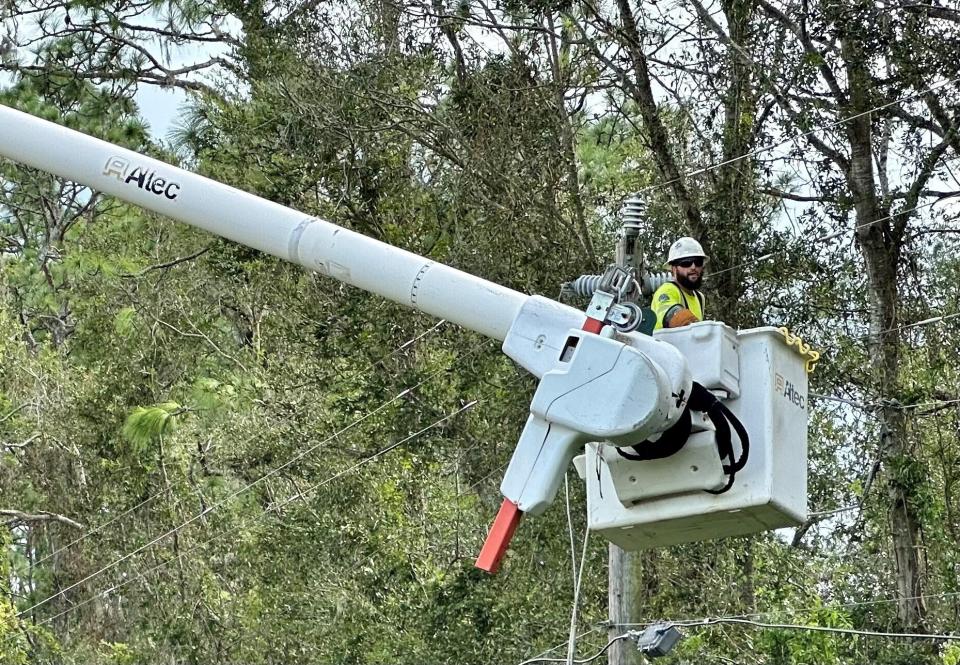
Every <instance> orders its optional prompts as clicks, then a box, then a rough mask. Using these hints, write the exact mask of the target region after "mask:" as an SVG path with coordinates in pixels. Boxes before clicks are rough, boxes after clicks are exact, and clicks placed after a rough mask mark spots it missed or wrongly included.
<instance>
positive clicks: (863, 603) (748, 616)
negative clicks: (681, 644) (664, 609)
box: [598, 506, 960, 639]
mask: <svg viewBox="0 0 960 665" xmlns="http://www.w3.org/2000/svg"><path fill="white" fill-rule="evenodd" d="M856 507H857V506H854V508H856ZM958 597H960V591H945V592H942V593H928V594H920V595H916V596H906V597H903V598H901V597H898V596H890V597H887V598H875V599H873V600H859V601H853V602H849V603H837V604H831V605H830V606H829V608H830V609H838V610H845V609H854V608H858V607H868V606H871V605H892V604H894V603H899V602H902V601H906V600H933V599H944V598H958ZM822 609H824V605H822V604H821V605H810V606H807V607H799V608H796V609H792V610H791V609H780V610H770V611H766V612H749V613H744V614H731V615H727V616H720V617H709V616H706V617H700V618H695V619H677V620H675V621H671V622H668V623H670V624H671V625H675V626H687V625H698V624H703V623H704V622H707V621H711V620H712V621H720V620H722V621H729V622H734V621H744V622H751V623H754V624H760V623H765V622H758V621H755V620H756V619H761V618H763V617H773V616H778V615H783V614H789V615H797V614H803V613H806V612H816V611H818V610H822ZM661 623H664V622H663V621H661V620H657V621H654V620H647V621H637V622H633V623H627V622H611V623H604V624H602V626H603V627H607V628H632V627H646V626H653V625H656V624H661ZM770 625H774V624H773V623H772V622H771V623H770ZM784 625H805V624H784ZM598 628H599V627H598ZM903 634H904V633H893V635H898V636H899V635H903ZM957 637H958V639H960V636H957Z"/></svg>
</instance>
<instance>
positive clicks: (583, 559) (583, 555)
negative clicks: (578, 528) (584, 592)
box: [563, 473, 590, 665]
mask: <svg viewBox="0 0 960 665" xmlns="http://www.w3.org/2000/svg"><path fill="white" fill-rule="evenodd" d="M568 478H569V473H565V474H564V475H563V483H564V490H565V491H564V496H565V497H566V504H567V524H568V525H569V528H570V557H571V559H572V561H573V564H574V571H573V572H574V575H573V582H574V585H573V607H572V608H571V609H570V632H569V637H568V642H567V665H572V663H573V662H574V653H575V651H576V645H577V611H578V610H579V608H580V585H581V583H582V582H583V569H584V566H585V565H586V563H587V543H588V542H589V541H590V526H589V524H588V525H587V527H586V528H585V529H584V531H583V549H582V550H581V551H580V570H579V572H578V571H577V568H576V563H577V559H576V555H575V553H574V545H573V519H572V518H571V515H570V492H569V482H568Z"/></svg>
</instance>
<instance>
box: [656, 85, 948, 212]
mask: <svg viewBox="0 0 960 665" xmlns="http://www.w3.org/2000/svg"><path fill="white" fill-rule="evenodd" d="M958 81H960V77H956V78H952V79H948V80H946V81H941V82H940V83H937V84H935V85H933V86H931V87H929V88H927V89H926V90H921V91H920V92H915V93H913V94H910V95H904V96H903V97H900V98H899V99H895V100H893V101H892V102H887V103H886V104H881V105H880V106H875V107H873V108H871V109H869V110H867V111H861V112H860V113H856V114H854V115H852V116H849V117H847V118H842V119H840V120H837V121H835V122H832V123H830V124H827V125H824V126H821V127H817V128H816V129H811V130H809V131H806V132H803V133H801V134H799V135H798V136H791V137H789V138H786V139H783V140H782V141H780V142H779V143H774V144H773V145H769V146H765V147H763V148H757V149H756V150H751V151H750V152H747V153H744V154H742V155H738V156H736V157H731V158H730V159H727V160H724V161H722V162H717V163H714V164H710V165H708V166H705V167H701V168H698V169H693V170H691V171H687V172H685V173H683V174H681V175H680V176H679V177H678V178H674V179H673V180H667V181H665V182H658V183H656V184H655V185H648V186H647V187H644V188H643V189H641V190H640V191H639V192H637V193H638V194H644V193H646V192H648V191H652V190H654V189H657V188H659V187H666V186H668V185H672V184H674V183H676V182H678V181H680V180H681V179H682V178H690V177H692V176H696V175H703V174H704V173H709V172H710V171H713V170H716V169H719V168H721V167H723V166H728V165H730V164H735V163H737V162H740V161H743V160H744V159H749V158H750V157H754V156H756V155H759V154H762V153H764V152H767V151H770V150H774V149H776V148H779V147H781V146H784V145H786V144H788V143H792V142H793V141H796V140H797V139H798V138H805V137H808V136H813V135H814V134H816V133H818V132H822V131H825V130H828V129H835V128H837V127H839V126H841V125H844V124H846V123H848V122H851V121H853V120H856V119H857V118H862V117H864V116H868V115H870V114H872V113H876V112H877V111H882V110H883V109H886V108H890V107H891V106H895V105H897V104H900V103H902V102H905V101H909V100H911V99H915V98H917V97H921V96H923V95H926V94H929V93H931V92H935V91H937V90H939V89H940V88H943V87H946V86H948V85H952V84H954V83H957V82H958Z"/></svg>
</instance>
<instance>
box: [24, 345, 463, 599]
mask: <svg viewBox="0 0 960 665" xmlns="http://www.w3.org/2000/svg"><path fill="white" fill-rule="evenodd" d="M479 350H480V347H479V345H478V346H477V347H475V348H474V349H472V350H471V351H469V352H467V353H465V354H461V355H460V356H459V357H458V358H457V361H459V360H461V359H463V358H466V357H469V356H471V355H473V354H475V353H477V352H478V351H479ZM447 369H448V367H441V368H440V369H437V370H435V371H434V372H433V373H431V374H430V375H429V376H428V377H426V378H425V379H423V380H421V381H420V382H418V383H417V384H415V385H413V386H410V387H408V388H405V389H404V390H402V391H401V392H399V393H397V394H396V395H394V396H393V397H391V398H390V399H388V400H387V401H385V402H384V403H382V404H381V405H380V406H378V407H376V408H375V409H373V410H371V411H368V412H367V413H366V414H364V415H363V416H360V417H359V418H356V419H355V420H353V421H352V422H351V423H350V424H348V425H346V426H345V427H343V428H341V429H340V430H338V431H337V432H336V433H334V434H332V435H331V436H329V437H327V438H326V439H323V440H321V441H320V442H318V443H316V444H314V445H312V446H310V447H309V448H307V449H305V450H303V451H301V452H299V453H297V454H296V455H294V456H293V457H292V458H290V459H289V460H287V461H286V462H284V463H283V464H281V465H280V466H278V467H275V468H273V469H271V470H270V471H268V472H267V473H265V474H263V475H261V476H259V477H258V478H257V479H255V480H253V481H251V482H249V483H247V484H245V485H243V486H242V487H241V488H240V489H237V490H234V491H233V492H231V493H230V494H229V495H227V496H226V497H224V498H222V499H220V500H219V501H217V502H216V503H214V504H212V505H211V506H208V507H206V508H204V509H203V510H201V511H200V512H198V513H196V514H195V515H193V516H192V517H190V518H189V519H187V520H186V521H184V522H183V523H181V524H179V525H177V526H175V527H173V528H171V529H169V530H167V531H165V532H164V533H162V534H160V535H159V536H156V537H154V538H153V539H152V540H150V541H148V542H147V543H146V544H144V545H141V546H139V547H137V548H136V549H134V550H132V551H131V552H128V553H126V554H124V555H123V556H121V557H119V558H117V559H115V560H114V561H112V562H110V563H109V564H106V565H105V566H103V567H101V568H99V569H98V570H96V571H95V572H93V573H90V574H89V575H86V576H85V577H83V578H81V579H80V580H78V581H76V582H73V583H72V584H70V585H68V586H66V587H64V588H62V589H60V590H59V591H57V592H56V593H54V594H52V595H51V596H48V597H47V598H44V599H43V600H41V601H39V602H37V603H35V604H33V605H31V606H30V607H28V608H27V609H25V610H22V611H21V612H18V613H17V616H18V617H20V616H24V615H25V614H27V613H28V612H30V611H32V610H35V609H37V608H39V607H42V606H43V605H45V604H47V603H49V602H50V601H52V600H55V599H56V598H59V597H62V596H63V595H65V594H66V593H68V592H69V591H71V590H72V589H75V588H77V587H78V586H80V585H81V584H85V583H86V582H89V581H91V580H93V579H95V578H96V577H98V576H99V575H102V574H103V573H105V572H107V571H109V570H110V569H112V568H114V567H115V566H117V565H119V564H121V563H123V562H124V561H127V560H128V559H130V558H132V557H134V556H136V555H137V554H140V553H141V552H144V551H146V550H148V549H150V548H151V547H153V546H154V545H156V544H157V543H159V542H162V541H163V540H166V539H167V538H169V537H170V536H172V535H174V534H176V533H178V532H179V531H181V530H183V529H184V528H186V527H187V526H189V525H191V524H193V523H194V522H196V521H197V520H199V519H200V518H202V517H206V516H207V515H209V514H211V513H212V512H214V511H216V510H217V509H219V508H220V507H222V506H224V505H226V504H227V502H229V501H231V500H233V499H235V498H236V497H238V496H240V495H241V494H243V493H244V492H246V491H247V490H249V489H252V488H253V487H255V486H257V485H259V484H260V483H262V482H263V481H265V480H267V479H268V478H271V477H273V476H275V475H276V474H278V473H280V472H281V471H283V470H284V469H286V468H288V467H290V466H291V465H293V464H294V463H296V462H298V461H300V460H302V459H303V458H305V457H306V456H307V455H309V454H311V453H312V452H314V451H315V450H317V449H318V448H320V447H321V446H323V445H324V444H326V443H328V442H330V441H332V440H334V439H336V438H337V437H339V436H340V435H342V434H344V433H345V432H347V431H349V430H351V429H353V428H354V427H356V426H357V425H359V424H360V423H362V422H364V421H365V420H367V419H369V418H371V417H373V416H374V415H376V414H377V413H380V412H381V411H383V410H384V409H386V408H387V407H388V406H390V405H391V404H393V403H394V402H396V401H397V400H399V399H401V398H403V397H404V396H406V395H408V394H410V393H411V392H413V391H414V390H416V389H417V388H419V387H420V386H422V385H424V384H425V383H427V382H428V381H430V380H431V379H433V378H435V377H436V376H438V375H439V374H441V373H442V372H445V371H447Z"/></svg>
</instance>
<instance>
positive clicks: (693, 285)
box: [677, 273, 703, 291]
mask: <svg viewBox="0 0 960 665" xmlns="http://www.w3.org/2000/svg"><path fill="white" fill-rule="evenodd" d="M693 277H694V278H693V279H691V278H690V276H686V275H677V284H679V285H680V286H682V287H683V288H685V289H687V290H688V291H696V290H697V289H698V288H700V283H701V282H702V281H703V274H702V273H701V274H699V275H695V276H693Z"/></svg>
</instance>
